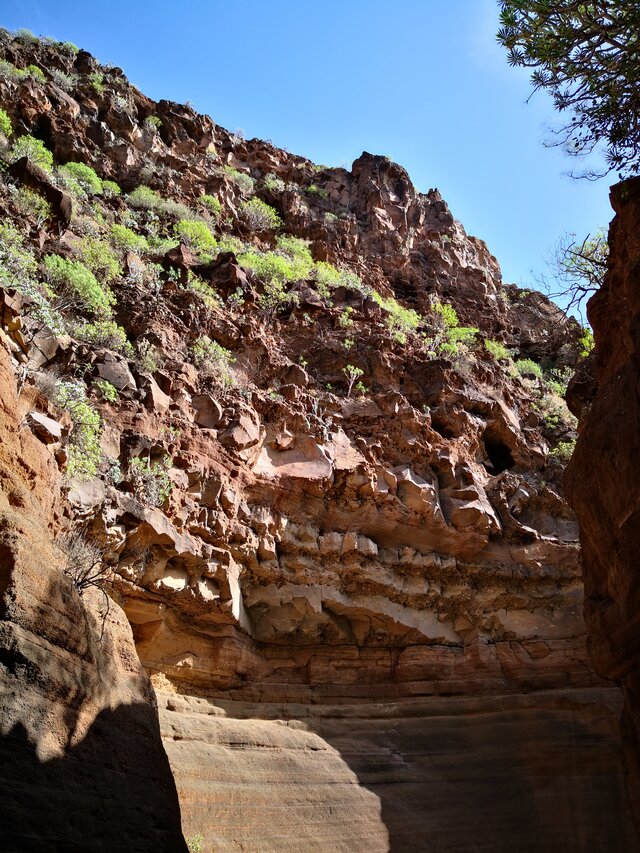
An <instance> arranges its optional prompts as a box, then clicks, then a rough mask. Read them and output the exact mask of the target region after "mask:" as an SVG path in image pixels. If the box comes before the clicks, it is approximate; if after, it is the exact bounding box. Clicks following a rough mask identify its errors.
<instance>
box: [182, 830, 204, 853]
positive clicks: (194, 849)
mask: <svg viewBox="0 0 640 853" xmlns="http://www.w3.org/2000/svg"><path fill="white" fill-rule="evenodd" d="M203 841H204V835H202V833H200V834H199V835H192V836H191V838H187V839H186V842H187V849H188V850H189V853H202V842H203Z"/></svg>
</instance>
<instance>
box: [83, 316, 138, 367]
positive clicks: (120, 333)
mask: <svg viewBox="0 0 640 853" xmlns="http://www.w3.org/2000/svg"><path fill="white" fill-rule="evenodd" d="M72 333H73V335H74V337H76V338H78V340H80V341H84V342H85V343H87V344H91V345H92V346H96V347H106V348H107V349H112V350H115V351H116V352H119V353H122V355H124V356H126V357H127V358H132V357H133V347H132V346H131V344H130V343H129V341H128V340H127V333H126V332H125V330H124V329H123V328H122V326H119V325H118V324H117V323H116V322H115V320H96V321H95V323H77V324H75V325H74V326H73V327H72Z"/></svg>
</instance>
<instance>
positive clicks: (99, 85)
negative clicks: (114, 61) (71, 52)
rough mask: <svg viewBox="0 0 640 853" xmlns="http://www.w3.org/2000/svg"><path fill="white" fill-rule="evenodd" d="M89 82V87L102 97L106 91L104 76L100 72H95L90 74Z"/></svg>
mask: <svg viewBox="0 0 640 853" xmlns="http://www.w3.org/2000/svg"><path fill="white" fill-rule="evenodd" d="M87 80H88V81H89V85H90V86H91V87H92V88H93V90H94V92H96V94H98V95H102V94H103V93H104V90H105V85H104V75H103V74H101V73H100V72H99V71H94V72H93V74H89V76H88V77H87Z"/></svg>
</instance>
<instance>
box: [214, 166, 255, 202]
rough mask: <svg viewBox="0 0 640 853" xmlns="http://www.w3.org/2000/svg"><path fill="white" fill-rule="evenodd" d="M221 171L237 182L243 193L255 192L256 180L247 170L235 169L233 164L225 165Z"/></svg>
mask: <svg viewBox="0 0 640 853" xmlns="http://www.w3.org/2000/svg"><path fill="white" fill-rule="evenodd" d="M220 171H221V173H222V174H223V175H226V176H227V177H228V178H230V179H231V180H232V181H233V183H234V184H236V186H237V187H238V188H239V189H240V191H241V192H242V194H243V195H251V194H252V193H253V191H254V188H255V181H254V180H253V178H252V177H251V175H247V173H246V172H240V171H239V170H238V169H234V168H233V166H223V167H222V169H221V170H220Z"/></svg>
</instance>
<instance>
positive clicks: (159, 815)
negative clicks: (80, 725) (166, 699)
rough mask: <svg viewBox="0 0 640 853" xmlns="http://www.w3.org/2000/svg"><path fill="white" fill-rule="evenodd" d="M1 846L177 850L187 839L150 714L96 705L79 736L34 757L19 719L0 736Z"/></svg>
mask: <svg viewBox="0 0 640 853" xmlns="http://www.w3.org/2000/svg"><path fill="white" fill-rule="evenodd" d="M0 790H1V791H2V796H0V849H1V850H2V851H3V853H32V851H33V853H138V851H139V853H181V851H185V853H186V846H185V843H184V840H183V838H182V832H181V828H180V807H179V804H178V798H177V794H176V788H175V784H174V781H173V777H172V775H171V770H170V767H169V762H168V760H167V757H166V755H165V753H164V750H163V748H162V746H161V743H160V737H159V733H157V722H156V720H155V714H154V712H153V709H151V708H150V706H148V705H146V704H144V703H137V704H131V705H121V706H120V707H118V708H116V709H115V710H105V711H102V712H101V713H100V714H99V715H98V716H97V717H96V719H95V720H94V722H93V724H92V725H91V727H90V729H89V732H88V734H87V736H86V737H85V738H84V740H82V742H81V743H79V744H77V745H76V746H74V747H72V748H70V749H68V750H67V751H66V752H65V753H64V755H63V756H62V757H60V758H53V759H50V760H47V761H40V760H39V758H38V756H37V754H36V750H35V747H34V745H33V744H32V743H31V742H30V741H29V739H28V737H27V734H26V731H25V729H24V728H23V727H22V725H16V726H14V728H13V729H12V730H11V731H10V732H9V733H8V734H7V735H5V736H4V737H2V738H1V739H0Z"/></svg>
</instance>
